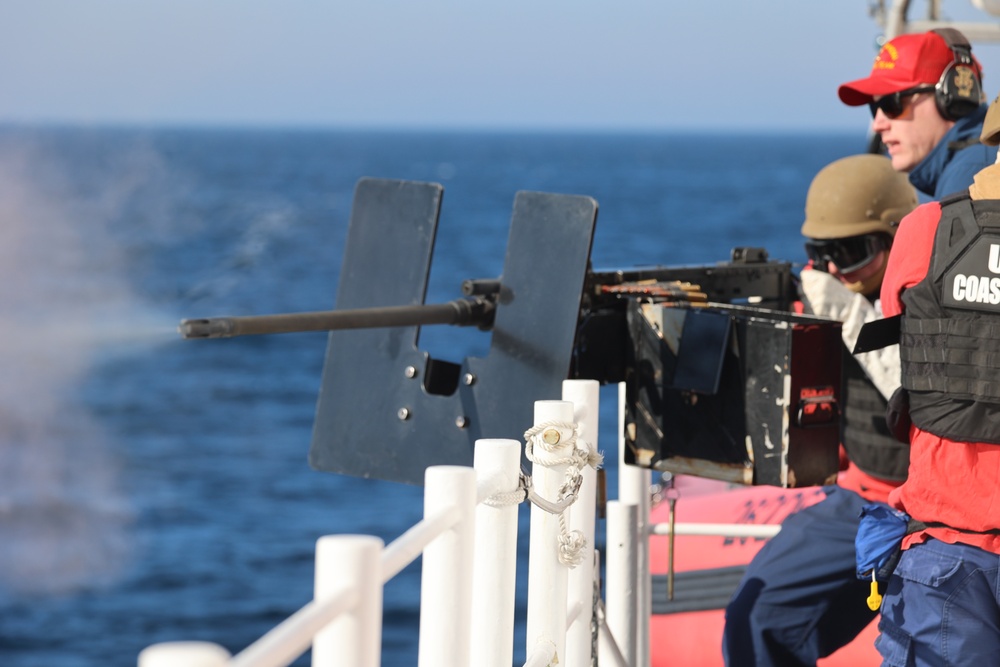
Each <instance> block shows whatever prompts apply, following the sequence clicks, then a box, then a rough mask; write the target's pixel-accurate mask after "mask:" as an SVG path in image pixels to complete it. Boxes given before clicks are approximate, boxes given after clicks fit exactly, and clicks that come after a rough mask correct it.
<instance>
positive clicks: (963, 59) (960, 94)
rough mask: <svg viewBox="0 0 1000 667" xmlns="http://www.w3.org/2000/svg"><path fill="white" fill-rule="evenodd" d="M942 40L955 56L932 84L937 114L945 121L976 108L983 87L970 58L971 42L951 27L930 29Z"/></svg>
mask: <svg viewBox="0 0 1000 667" xmlns="http://www.w3.org/2000/svg"><path fill="white" fill-rule="evenodd" d="M931 32H934V33H936V34H938V35H940V36H941V38H942V39H944V41H945V43H946V44H947V45H948V48H949V49H951V52H952V53H953V54H954V55H955V60H954V62H952V63H951V64H950V65H948V67H946V68H945V70H944V72H942V73H941V78H940V79H939V80H938V82H937V85H936V86H934V101H935V102H936V103H937V109H938V113H940V114H941V117H942V118H944V119H945V120H958V119H959V118H962V117H963V116H968V115H969V114H970V113H972V112H973V111H975V110H976V109H978V108H979V105H980V104H982V102H983V86H982V83H981V82H980V80H979V68H978V66H977V65H976V62H975V61H974V60H973V59H972V45H971V44H969V40H967V39H966V38H965V36H964V35H963V34H962V33H960V32H959V31H958V30H955V29H954V28H937V29H936V30H932V31H931Z"/></svg>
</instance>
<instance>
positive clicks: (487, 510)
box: [469, 439, 521, 667]
mask: <svg viewBox="0 0 1000 667" xmlns="http://www.w3.org/2000/svg"><path fill="white" fill-rule="evenodd" d="M474 457H475V463H474V467H475V469H476V479H477V480H478V484H479V488H480V493H482V488H483V486H484V484H488V485H489V486H490V488H491V495H492V493H507V492H516V491H517V490H518V482H519V478H520V473H521V443H520V442H519V441H517V440H502V439H493V440H490V439H483V440H477V441H476V449H475V452H474ZM517 513H518V503H517V502H516V501H514V500H511V502H510V503H508V504H499V503H498V504H496V505H491V504H483V503H482V502H480V504H479V505H477V506H476V540H475V543H476V546H475V556H474V559H473V578H472V632H471V642H470V653H469V664H470V665H478V666H479V667H510V665H511V663H512V662H513V654H514V600H515V589H516V580H517Z"/></svg>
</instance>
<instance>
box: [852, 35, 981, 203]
mask: <svg viewBox="0 0 1000 667" xmlns="http://www.w3.org/2000/svg"><path fill="white" fill-rule="evenodd" d="M837 93H838V95H839V97H840V100H841V101H842V102H843V103H844V104H847V105H849V106H861V105H865V104H867V105H868V107H869V109H871V113H872V132H874V133H875V134H877V135H879V137H880V138H881V140H882V144H883V145H884V146H885V147H886V151H887V152H888V154H889V157H890V159H891V160H892V166H893V168H895V169H896V170H898V171H902V172H906V173H908V174H909V176H910V182H911V183H912V184H913V185H914V186H915V187H916V188H917V190H919V191H920V192H921V193H923V195H925V201H926V198H930V199H940V198H941V197H943V196H944V195H947V194H950V193H952V192H957V191H959V190H963V189H965V188H967V187H968V186H969V184H970V183H971V182H972V176H973V175H974V174H975V173H976V172H977V171H979V170H980V169H982V168H983V167H985V166H986V165H988V164H992V163H993V161H994V160H996V148H994V147H988V146H984V145H982V144H981V143H979V132H980V130H981V128H982V122H983V117H984V115H985V114H986V105H985V104H984V103H983V102H984V101H985V100H984V98H983V91H982V67H981V66H980V64H979V62H978V61H977V60H976V59H975V57H974V56H973V55H972V46H971V45H970V44H969V42H968V40H967V39H966V38H965V37H964V36H963V35H962V33H960V32H959V31H957V30H955V29H954V28H943V29H938V30H932V31H930V32H925V33H919V34H908V35H900V36H898V37H896V38H895V39H892V40H890V41H888V42H886V43H885V45H884V46H883V47H882V49H881V50H880V51H879V53H878V56H877V57H876V58H875V62H874V64H873V65H872V70H871V73H870V74H869V75H868V76H867V77H865V78H863V79H857V80H855V81H849V82H847V83H845V84H843V85H841V86H840V88H839V89H838V91H837Z"/></svg>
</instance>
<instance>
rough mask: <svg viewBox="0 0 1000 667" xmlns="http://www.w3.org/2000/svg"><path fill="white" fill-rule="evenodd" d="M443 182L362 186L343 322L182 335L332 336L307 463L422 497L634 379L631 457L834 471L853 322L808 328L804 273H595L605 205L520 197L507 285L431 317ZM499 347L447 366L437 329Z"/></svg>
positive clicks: (250, 323)
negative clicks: (846, 329)
mask: <svg viewBox="0 0 1000 667" xmlns="http://www.w3.org/2000/svg"><path fill="white" fill-rule="evenodd" d="M442 191H443V189H442V188H441V186H439V185H437V184H433V183H416V182H409V181H391V180H384V179H362V180H361V181H360V182H359V183H358V186H357V188H356V190H355V198H354V204H353V208H352V213H351V223H350V229H349V232H348V239H347V243H346V246H345V251H344V263H343V266H342V270H341V278H340V283H339V286H338V292H337V299H336V303H337V308H336V309H335V310H332V311H319V312H313V313H299V314H289V315H263V316H250V317H222V318H203V319H189V320H184V321H182V323H181V325H180V331H181V334H182V335H183V336H184V337H186V338H215V337H231V336H242V335H256V334H266V333H288V332H293V331H315V330H330V337H329V341H328V344H327V353H326V360H325V364H324V370H323V379H322V385H321V388H320V395H319V400H318V404H317V411H316V421H315V424H314V428H313V439H312V446H311V448H310V457H309V458H310V463H311V464H312V465H313V467H315V468H317V469H320V470H327V471H331V472H338V473H345V474H352V475H358V476H362V477H377V478H380V479H389V480H396V481H404V482H411V483H417V484H419V483H421V480H422V477H423V471H424V469H425V468H426V467H427V466H429V465H437V464H461V465H468V464H471V462H472V453H473V447H474V443H475V440H477V439H479V438H481V437H490V438H513V439H520V437H521V435H522V433H523V432H524V430H525V428H527V426H529V425H530V424H531V422H532V410H533V406H534V402H535V401H536V400H541V399H557V398H558V397H559V396H561V385H562V381H563V380H565V379H567V378H583V379H593V380H597V381H599V382H601V383H602V384H610V383H619V382H623V383H625V387H626V397H627V398H626V408H625V409H626V416H625V422H626V425H625V432H624V433H623V434H622V435H623V437H624V442H625V444H626V447H627V450H626V460H627V462H629V463H634V464H636V465H641V466H646V467H651V468H656V469H659V470H670V471H674V472H686V473H691V474H698V475H702V476H707V477H714V478H718V479H725V480H729V481H734V482H740V483H745V484H773V485H778V486H802V485H809V484H818V483H823V482H826V481H829V479H831V478H832V477H833V476H834V475H835V474H836V467H837V447H838V442H839V427H838V420H837V418H836V417H837V414H836V413H837V410H836V404H837V397H838V396H839V381H840V380H839V371H840V367H839V361H840V345H841V343H840V335H839V324H837V323H833V322H831V321H827V320H819V319H816V318H807V317H803V316H799V315H795V314H793V313H792V312H791V304H792V302H793V301H794V300H795V298H796V297H795V295H796V288H795V279H794V276H793V274H792V271H791V265H790V264H789V263H787V262H777V261H772V260H769V259H768V257H767V253H766V252H765V251H763V250H762V249H755V248H738V249H736V250H734V252H733V255H732V257H731V258H730V261H728V262H722V263H719V264H715V265H711V266H688V267H662V266H660V267H646V268H636V269H630V270H616V271H595V270H593V269H592V268H591V267H590V247H591V243H592V239H593V230H594V225H595V222H596V216H597V203H596V202H595V201H594V200H593V199H591V198H589V197H582V196H575V195H557V194H549V193H537V192H519V193H517V195H516V197H515V201H514V209H513V214H512V219H511V229H510V236H509V239H508V246H507V255H506V259H505V262H504V269H503V273H502V275H501V276H500V277H499V278H496V279H492V278H488V279H474V280H467V281H465V282H464V283H463V284H462V292H463V294H465V298H461V299H457V300H455V301H452V302H449V303H446V304H437V305H425V304H424V296H425V293H426V286H427V278H428V275H429V271H430V261H431V254H432V250H433V245H434V237H435V234H436V228H437V221H438V215H439V211H440V204H441V195H442ZM430 324H456V325H475V326H478V327H480V328H481V329H484V330H488V331H490V332H491V342H490V350H489V353H488V354H487V355H486V357H485V358H476V357H469V358H466V359H465V360H464V361H462V362H461V363H460V364H459V363H453V362H450V361H444V360H439V359H433V358H431V357H430V355H429V354H428V353H427V352H425V351H423V350H421V349H420V348H419V347H418V345H417V339H418V332H419V328H420V327H421V326H425V325H430Z"/></svg>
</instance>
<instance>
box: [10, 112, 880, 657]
mask: <svg viewBox="0 0 1000 667" xmlns="http://www.w3.org/2000/svg"><path fill="white" fill-rule="evenodd" d="M864 150H865V137H864V136H863V131H859V133H858V134H857V135H856V136H855V135H815V136H813V135H802V134H799V135H788V136H782V135H758V136H742V135H724V136H711V135H707V134H702V135H683V134H660V135H641V134H510V133H493V134H489V133H441V132H436V133H429V132H428V133H421V132H406V133H401V132H396V133H393V132H338V131H280V130H255V131H249V130H209V129H205V130H170V129H107V128H0V230H2V243H0V271H2V274H0V314H2V317H0V341H2V345H0V369H2V370H0V372H2V373H3V382H2V383H0V665H3V666H4V667H35V666H38V665H45V666H47V667H77V666H90V665H101V666H102V667H106V666H110V665H114V666H117V665H122V666H124V665H134V664H135V661H136V657H137V655H138V653H139V652H140V651H141V650H142V649H143V648H144V647H146V646H148V645H150V644H153V643H156V642H162V641H173V640H207V641H213V642H216V643H219V644H222V645H223V646H225V647H226V648H227V649H229V650H230V651H231V652H233V653H236V652H238V651H239V650H241V649H242V648H244V647H246V646H247V645H249V644H250V643H252V642H253V641H254V640H255V639H257V638H258V637H260V636H261V635H262V634H263V633H265V632H266V631H267V630H269V629H270V628H272V627H274V626H275V625H276V624H277V623H279V622H281V621H282V620H283V619H285V618H286V617H287V616H288V615H290V614H291V613H293V612H294V611H296V610H297V609H298V608H300V607H301V606H302V605H304V604H305V603H306V602H308V601H309V599H310V596H311V592H312V584H313V581H312V566H313V564H312V559H313V550H314V546H315V541H316V539H317V538H319V537H320V536H322V535H325V534H330V533H368V534H374V535H378V536H380V537H382V538H383V539H385V540H386V541H387V542H389V541H391V540H393V539H395V538H396V537H398V536H399V535H400V534H401V533H402V532H403V531H404V530H406V529H407V528H408V527H409V526H411V525H412V524H413V523H415V522H416V521H418V520H419V519H420V507H421V500H420V498H421V489H420V488H419V487H413V486H407V485H401V484H394V483H389V482H380V481H375V480H362V479H357V478H352V477H345V476H339V475H332V474H328V473H322V472H316V471H313V470H311V469H310V468H309V466H308V464H307V458H306V457H307V454H308V448H309V442H310V437H311V429H312V420H313V415H314V410H315V404H316V393H317V390H318V388H319V383H320V375H321V371H322V364H323V355H324V352H325V343H326V336H325V334H322V333H306V334H289V335H280V336H264V337H251V338H245V339H232V340H224V341H182V340H181V339H180V338H179V336H178V335H177V334H176V331H175V329H176V325H177V322H178V321H179V320H180V319H181V318H184V317H203V316H210V315H250V314H267V313H278V312H294V311H306V310H322V309H327V308H331V307H332V306H333V304H334V295H335V293H336V286H337V279H338V274H339V269H340V262H341V260H342V253H343V244H344V239H345V236H346V232H347V225H348V220H349V216H350V208H351V198H352V191H353V188H354V185H355V183H356V182H357V180H358V179H359V178H361V177H364V176H376V177H384V178H402V179H412V180H420V181H434V182H438V183H441V184H442V185H443V186H444V188H445V195H444V203H443V208H442V213H441V222H440V225H439V230H438V240H437V245H436V250H435V256H434V264H433V268H432V271H431V277H430V286H429V289H428V296H427V301H428V302H438V301H446V300H450V299H453V298H456V297H458V296H460V289H459V288H460V284H461V281H462V280H464V279H466V278H481V277H493V276H496V275H499V273H500V272H501V268H502V265H503V255H504V251H503V248H504V246H505V245H506V239H507V232H508V224H509V221H510V215H511V208H512V205H513V200H514V195H515V193H516V192H517V191H519V190H535V191H543V192H558V193H569V194H584V195H589V196H592V197H594V198H595V199H597V201H598V203H599V205H600V212H599V215H598V224H597V231H596V235H595V240H594V248H593V253H592V261H593V265H594V267H595V268H597V269H611V268H631V267H635V266H639V265H650V264H702V263H715V262H719V261H723V260H726V259H728V257H729V253H730V250H731V249H732V248H733V247H736V246H763V247H765V248H767V249H768V251H769V253H770V255H771V257H773V258H778V259H787V260H793V261H801V259H802V255H803V252H802V242H801V237H800V236H799V233H798V229H799V226H800V224H801V222H802V216H803V207H804V202H805V194H806V190H807V187H808V184H809V182H810V180H811V178H812V176H813V175H814V174H815V173H816V172H817V171H818V170H819V169H820V168H822V167H823V166H824V165H825V164H827V163H828V162H830V161H832V160H834V159H836V158H839V157H842V156H845V155H848V154H851V153H857V152H863V151H864ZM488 341H489V339H488V334H485V333H482V332H478V331H475V330H472V331H469V330H466V329H456V328H453V327H438V328H433V329H432V328H425V329H424V330H423V331H422V334H421V346H422V347H424V349H427V350H428V351H430V352H431V353H432V355H433V356H436V357H440V358H444V359H448V360H451V361H456V362H460V361H461V358H462V357H464V356H467V355H470V354H473V355H477V356H482V354H483V353H484V351H485V350H486V348H487V347H488ZM609 389H610V388H609ZM606 397H607V400H604V399H605V398H606ZM602 400H604V406H603V407H602V412H601V420H602V422H601V435H600V438H601V440H600V442H599V443H598V445H599V447H600V448H601V449H602V450H604V452H605V454H606V456H607V459H608V460H609V462H610V465H609V468H610V470H609V472H610V473H611V474H609V479H610V482H611V484H610V487H611V488H610V494H611V497H615V484H614V463H613V461H614V459H615V458H616V456H617V454H616V452H615V448H616V434H615V426H616V423H615V415H614V405H613V402H614V400H615V399H614V394H613V393H609V392H607V391H603V390H602ZM522 516H526V515H524V514H522ZM524 562H525V563H526V560H525V561H524ZM519 577H520V578H521V579H522V580H523V579H525V578H526V572H525V568H524V567H522V568H521V570H520V572H519ZM521 588H522V590H521V591H520V593H519V600H520V601H521V602H522V604H521V606H520V607H519V614H522V615H521V616H519V619H518V620H519V622H520V623H523V599H524V591H523V585H522V587H521ZM418 594H419V568H418V567H417V566H411V567H409V568H407V569H406V570H405V571H404V572H403V573H402V574H401V575H400V576H399V577H397V579H396V580H393V581H392V582H390V583H389V584H388V586H387V588H386V593H385V629H384V643H383V664H384V665H412V664H415V663H416V650H417V648H416V647H417V644H416V639H417V627H418V606H417V604H418V602H417V600H418ZM523 657H524V649H523V635H521V634H520V633H519V635H518V639H517V641H516V644H515V659H520V660H523ZM296 664H297V665H307V664H309V663H308V654H307V656H305V657H303V658H302V659H301V660H299V661H298V662H297V663H296Z"/></svg>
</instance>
